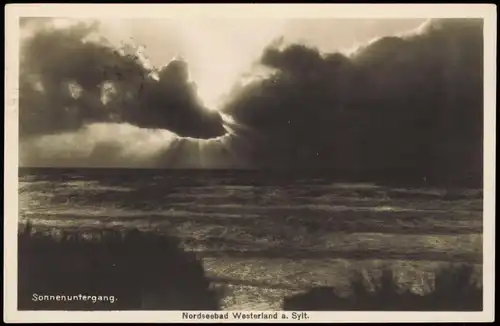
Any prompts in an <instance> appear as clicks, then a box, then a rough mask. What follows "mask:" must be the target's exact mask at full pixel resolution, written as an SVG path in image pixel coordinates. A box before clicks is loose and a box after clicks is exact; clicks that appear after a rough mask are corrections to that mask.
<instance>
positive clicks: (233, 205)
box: [19, 168, 483, 310]
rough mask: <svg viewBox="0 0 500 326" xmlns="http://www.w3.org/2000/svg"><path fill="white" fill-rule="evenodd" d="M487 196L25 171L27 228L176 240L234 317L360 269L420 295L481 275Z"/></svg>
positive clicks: (321, 183)
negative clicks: (444, 269)
mask: <svg viewBox="0 0 500 326" xmlns="http://www.w3.org/2000/svg"><path fill="white" fill-rule="evenodd" d="M482 198H483V194H482V189H473V188H460V189H459V188H453V189H449V188H443V187H431V186H426V185H425V184H424V185H419V186H412V187H408V186H406V187H405V186H402V185H394V184H392V185H385V184H382V183H370V182H356V183H352V182H342V181H340V180H338V178H337V177H331V176H329V175H328V174H322V173H320V172H314V173H312V172H304V171H302V172H296V173H293V172H286V173H285V172H283V173H280V172H277V171H273V172H269V171H245V170H146V169H144V170H141V169H55V168H52V169H49V168H45V169H44V168H21V169H20V170H19V221H20V222H22V221H23V220H26V219H30V220H31V221H32V222H33V223H34V224H35V225H38V226H39V227H46V228H55V229H78V230H81V231H82V232H85V230H91V229H99V228H110V227H111V228H115V229H121V230H125V229H128V228H138V229H141V230H148V229H155V230H165V232H168V234H173V235H176V236H178V237H179V238H180V239H181V240H182V246H183V247H184V249H185V250H188V251H194V252H196V253H197V255H198V256H199V257H200V259H201V260H202V262H203V265H204V268H205V270H206V273H207V275H208V276H209V277H210V278H211V279H212V280H213V282H214V284H218V285H220V286H223V287H224V289H225V291H224V297H223V299H222V305H223V309H224V310H281V308H282V302H283V298H284V297H285V296H289V295H293V294H296V293H301V292H304V291H306V290H307V289H309V288H311V287H313V286H332V287H335V288H336V289H339V291H348V278H349V276H350V275H351V274H352V271H353V270H366V271H376V270H380V269H381V268H384V267H386V266H390V267H391V268H393V269H394V270H395V271H396V275H397V276H398V282H400V284H402V286H407V287H408V288H410V289H411V290H412V291H415V292H425V291H428V290H429V288H428V287H429V286H428V284H429V282H428V280H429V279H430V278H431V277H432V273H433V271H435V270H436V269H437V268H439V267H440V266H442V265H443V264H448V263H455V262H456V263H459V262H466V263H471V264H475V266H476V268H477V269H478V270H480V269H481V266H482V230H483V216H482V211H483V199H482ZM478 275H479V274H478Z"/></svg>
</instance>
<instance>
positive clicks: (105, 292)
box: [18, 222, 220, 310]
mask: <svg viewBox="0 0 500 326" xmlns="http://www.w3.org/2000/svg"><path fill="white" fill-rule="evenodd" d="M18 248H19V249H18V257H19V260H18V277H19V279H18V309H19V310H219V309H220V307H219V297H220V293H218V291H217V290H216V289H213V288H212V287H211V286H210V280H209V279H208V278H207V277H206V276H205V273H204V270H203V265H202V263H201V262H200V261H199V260H198V259H197V258H196V257H195V256H194V255H192V254H191V253H187V252H184V251H183V250H182V249H181V248H180V246H179V241H178V240H177V239H176V238H175V237H172V236H164V235H161V234H159V233H155V232H143V231H138V230H131V231H126V232H119V231H114V230H103V231H98V232H94V233H92V234H86V235H83V234H81V233H77V232H64V233H62V234H59V235H57V236H54V235H52V234H44V233H42V232H34V230H33V227H32V225H31V224H30V223H29V222H28V223H27V224H26V225H25V226H24V227H23V228H22V230H20V232H19V234H18ZM80 294H81V295H82V296H83V295H88V296H95V297H94V298H91V299H90V300H87V301H83V300H81V299H79V300H75V299H73V301H71V302H70V301H68V300H63V301H61V300H60V301H57V300H51V301H49V300H47V301H40V300H39V297H37V298H36V299H34V295H37V296H38V295H53V296H54V297H53V298H55V296H57V295H61V296H62V295H66V296H74V295H77V296H78V295H80ZM111 297H113V298H116V300H114V302H111V301H112V299H110V298H111ZM56 299H57V298H56ZM60 299H61V297H60ZM94 301H95V302H94Z"/></svg>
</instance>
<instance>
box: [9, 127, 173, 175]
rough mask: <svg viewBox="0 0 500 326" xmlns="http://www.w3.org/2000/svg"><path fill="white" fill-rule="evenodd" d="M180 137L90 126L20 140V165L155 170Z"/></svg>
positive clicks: (121, 128)
mask: <svg viewBox="0 0 500 326" xmlns="http://www.w3.org/2000/svg"><path fill="white" fill-rule="evenodd" d="M176 139H177V136H176V135H175V134H173V133H171V132H169V131H167V130H161V129H145V128H139V127H136V126H133V125H131V124H126V123H122V124H117V123H91V124H88V125H85V126H84V127H82V128H80V129H78V130H75V131H65V132H61V133H57V134H46V135H39V136H38V137H33V138H25V139H21V140H20V143H19V148H20V151H19V152H20V154H21V155H20V165H21V166H48V167H68V166H70V167H72V166H78V167H129V168H148V167H149V168H154V167H159V166H158V165H157V163H158V162H159V160H160V157H161V155H163V153H165V152H167V151H168V149H169V148H170V147H171V146H172V145H173V144H174V142H175V141H176Z"/></svg>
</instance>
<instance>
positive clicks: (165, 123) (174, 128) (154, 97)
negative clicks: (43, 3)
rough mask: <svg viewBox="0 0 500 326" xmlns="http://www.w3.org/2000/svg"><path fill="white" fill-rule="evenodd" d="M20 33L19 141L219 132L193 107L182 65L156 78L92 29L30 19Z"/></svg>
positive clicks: (213, 115) (217, 122) (130, 52)
mask: <svg viewBox="0 0 500 326" xmlns="http://www.w3.org/2000/svg"><path fill="white" fill-rule="evenodd" d="M21 27H22V29H23V31H24V34H23V38H22V47H21V65H20V67H21V71H20V108H19V109H20V135H21V137H24V136H29V135H38V134H50V133H58V132H63V131H69V130H77V129H78V128H81V127H82V126H85V125H87V124H89V123H95V122H125V123H130V124H133V125H136V126H139V127H143V128H156V129H166V130H169V131H171V132H173V133H175V134H177V135H179V136H189V137H196V138H212V137H217V136H220V135H223V134H224V133H225V129H224V127H223V125H222V119H221V117H220V115H219V114H218V113H217V112H211V111H209V110H207V109H206V108H205V107H203V106H202V105H201V103H200V101H199V100H198V98H197V94H196V87H195V85H194V84H192V83H191V82H190V81H189V79H188V67H187V64H186V63H185V62H183V61H180V60H173V61H171V62H170V63H168V64H167V65H166V66H165V67H163V68H161V69H158V71H154V70H153V69H152V67H149V66H148V65H147V64H146V62H145V61H146V59H145V57H144V55H143V53H142V51H141V49H137V48H134V47H131V46H130V45H128V46H127V47H124V48H123V49H117V48H114V47H113V46H111V45H110V43H108V42H106V40H104V39H102V38H100V37H99V35H100V34H99V24H97V23H89V22H85V21H84V22H76V21H74V20H55V19H28V20H22V21H21ZM155 76H158V77H157V78H155Z"/></svg>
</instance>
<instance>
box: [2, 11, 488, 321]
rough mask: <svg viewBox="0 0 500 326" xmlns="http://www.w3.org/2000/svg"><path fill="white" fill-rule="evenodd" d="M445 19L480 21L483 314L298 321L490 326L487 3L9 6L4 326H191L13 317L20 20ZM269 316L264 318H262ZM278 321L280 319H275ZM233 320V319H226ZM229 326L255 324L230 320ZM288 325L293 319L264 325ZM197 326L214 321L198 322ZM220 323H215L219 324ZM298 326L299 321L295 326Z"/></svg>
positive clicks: (63, 315)
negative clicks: (63, 325)
mask: <svg viewBox="0 0 500 326" xmlns="http://www.w3.org/2000/svg"><path fill="white" fill-rule="evenodd" d="M22 16H38V17H44V16H45V17H50V16H52V17H53V16H59V17H80V18H84V17H86V18H98V17H115V18H117V17H120V18H125V17H128V18H140V17H142V18H153V17H155V18H168V17H171V18H184V19H187V18H190V19H197V18H202V17H204V18H206V17H229V18H237V19H241V18H437V17H439V18H445V17H446V18H451V17H456V18H458V17H477V18H481V17H482V18H483V19H484V36H485V42H484V54H485V56H484V95H485V101H484V103H485V108H484V109H485V110H484V223H483V224H484V233H483V248H484V250H483V254H484V259H483V275H484V280H483V284H484V287H483V288H484V311H483V312H308V314H309V316H310V318H309V319H307V320H303V321H302V322H393V321H399V322H424V321H425V322H428V321H434V322H451V321H454V322H472V321H493V320H494V268H495V264H494V244H495V238H494V237H495V234H494V230H495V227H494V224H495V157H496V156H495V128H496V126H495V121H496V119H495V118H496V116H495V115H496V101H495V95H496V60H495V58H496V24H497V22H496V6H495V5H492V4H390V5H389V4H311V5H309V4H225V5H223V4H204V5H200V4H188V5H184V4H8V5H6V6H5V31H6V32H5V36H6V40H5V49H6V50H5V81H6V83H5V149H4V157H5V161H4V166H5V170H4V179H5V184H4V203H5V206H4V216H5V217H4V257H5V258H4V285H5V286H4V322H40V323H43V322H193V320H183V319H182V317H181V312H178V311H170V312H157V311H155V312H149V311H137V312H136V311H133V312H20V311H17V308H16V306H17V305H16V302H17V241H16V239H17V237H16V234H17V212H18V193H17V185H18V172H17V171H18V169H17V168H18V106H17V104H18V103H17V100H18V94H17V93H18V92H17V90H18V83H19V81H18V75H19V67H18V63H19V55H18V53H19V17H22ZM267 313H269V312H267ZM280 314H281V312H280ZM229 315H230V316H231V312H230V313H229ZM226 321H231V322H235V321H236V322H259V321H258V320H236V319H231V318H230V319H229V320H226ZM264 321H266V322H294V320H290V319H288V320H277V321H274V320H264ZM195 322H214V321H213V320H196V321H195ZM219 322H220V321H219ZM298 322H301V321H298Z"/></svg>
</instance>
